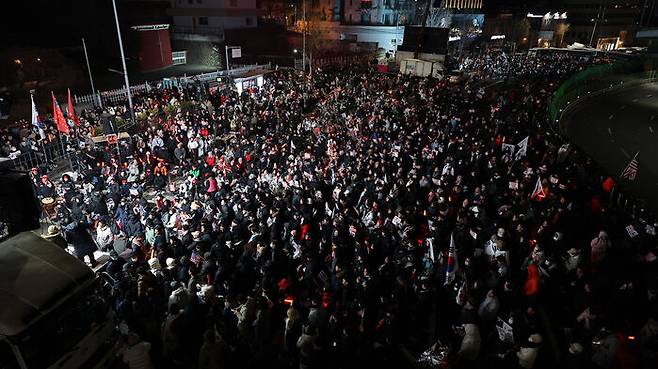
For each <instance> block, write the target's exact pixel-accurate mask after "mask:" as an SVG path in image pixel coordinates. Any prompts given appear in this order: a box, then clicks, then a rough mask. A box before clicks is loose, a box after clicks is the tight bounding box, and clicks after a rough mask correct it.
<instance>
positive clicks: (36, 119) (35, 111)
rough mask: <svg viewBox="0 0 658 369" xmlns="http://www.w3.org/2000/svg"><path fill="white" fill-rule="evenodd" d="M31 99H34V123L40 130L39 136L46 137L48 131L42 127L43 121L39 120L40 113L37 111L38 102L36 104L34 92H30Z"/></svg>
mask: <svg viewBox="0 0 658 369" xmlns="http://www.w3.org/2000/svg"><path fill="white" fill-rule="evenodd" d="M30 100H32V125H33V126H34V128H36V129H37V130H38V131H39V136H41V139H42V140H43V139H45V138H46V133H45V132H44V131H43V128H42V127H41V122H39V113H38V112H37V106H36V104H34V96H33V95H32V94H30Z"/></svg>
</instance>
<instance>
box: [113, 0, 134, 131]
mask: <svg viewBox="0 0 658 369" xmlns="http://www.w3.org/2000/svg"><path fill="white" fill-rule="evenodd" d="M112 8H114V21H115V22H116V24H117V36H118V38H119V50H121V63H122V64H123V78H124V81H125V83H126V95H128V108H129V109H130V118H131V119H132V120H133V121H134V120H135V113H134V111H133V98H132V94H131V93H130V82H128V69H127V68H126V57H125V55H124V54H123V41H121V29H120V28H119V16H118V15H117V4H116V2H115V0H112Z"/></svg>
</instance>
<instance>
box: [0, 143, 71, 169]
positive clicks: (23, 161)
mask: <svg viewBox="0 0 658 369" xmlns="http://www.w3.org/2000/svg"><path fill="white" fill-rule="evenodd" d="M67 157H68V153H67V152H66V149H65V145H64V144H63V142H61V141H60V140H59V139H55V140H53V141H51V142H46V143H38V144H36V147H35V148H34V149H32V148H30V150H29V151H28V152H26V153H20V154H10V155H9V159H11V161H12V162H13V164H14V168H15V169H19V170H25V171H27V170H30V169H31V168H36V167H38V168H48V169H50V168H52V167H54V166H55V165H56V164H57V163H58V162H59V161H60V160H61V159H64V158H67Z"/></svg>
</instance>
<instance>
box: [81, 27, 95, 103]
mask: <svg viewBox="0 0 658 369" xmlns="http://www.w3.org/2000/svg"><path fill="white" fill-rule="evenodd" d="M82 49H83V50H84V51H85V60H86V61H87V72H89V82H91V95H92V96H93V97H94V101H96V88H94V78H93V77H92V76H91V66H90V65H89V55H87V44H86V43H85V38H84V37H83V38H82ZM94 105H95V104H94Z"/></svg>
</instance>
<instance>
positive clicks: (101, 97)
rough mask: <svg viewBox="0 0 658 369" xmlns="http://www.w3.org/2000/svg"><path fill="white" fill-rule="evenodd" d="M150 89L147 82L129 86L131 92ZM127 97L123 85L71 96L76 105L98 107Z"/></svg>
mask: <svg viewBox="0 0 658 369" xmlns="http://www.w3.org/2000/svg"><path fill="white" fill-rule="evenodd" d="M150 90H151V85H150V84H149V83H148V82H144V83H142V84H138V85H134V86H130V91H131V92H132V93H133V94H135V93H139V92H144V91H146V92H148V91H150ZM127 99H128V95H126V88H125V86H124V87H123V88H117V89H114V90H109V91H102V92H97V93H96V94H89V95H81V96H78V95H75V96H74V97H73V100H74V101H75V104H76V105H95V106H100V107H103V106H104V105H106V104H108V103H110V104H116V103H119V102H122V101H125V100H127Z"/></svg>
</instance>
